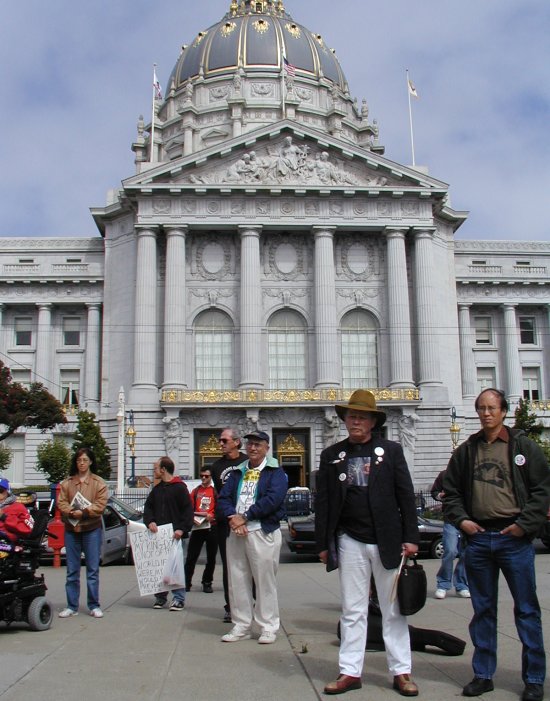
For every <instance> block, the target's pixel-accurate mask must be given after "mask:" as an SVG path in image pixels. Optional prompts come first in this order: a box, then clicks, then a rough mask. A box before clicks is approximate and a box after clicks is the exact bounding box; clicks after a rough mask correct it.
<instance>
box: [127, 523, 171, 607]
mask: <svg viewBox="0 0 550 701" xmlns="http://www.w3.org/2000/svg"><path fill="white" fill-rule="evenodd" d="M173 535H174V530H173V528H172V524H171V523H168V524H167V525H165V526H159V529H158V533H151V531H149V530H147V529H145V530H139V531H135V532H131V533H130V543H131V545H132V553H133V555H134V564H135V567H136V577H137V580H138V586H139V594H140V596H148V595H150V594H156V593H157V592H159V591H167V590H169V589H179V588H180V587H181V585H179V586H167V585H166V584H164V583H163V581H162V576H163V573H164V565H165V563H166V560H167V558H168V555H169V554H170V551H171V550H172V537H173Z"/></svg>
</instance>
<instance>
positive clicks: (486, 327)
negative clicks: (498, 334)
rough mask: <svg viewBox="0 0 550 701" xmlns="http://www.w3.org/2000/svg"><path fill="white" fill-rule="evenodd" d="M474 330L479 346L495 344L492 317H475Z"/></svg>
mask: <svg viewBox="0 0 550 701" xmlns="http://www.w3.org/2000/svg"><path fill="white" fill-rule="evenodd" d="M474 329H475V335H476V344H477V345H491V344H492V343H493V328H492V323H491V317H490V316H476V317H474Z"/></svg>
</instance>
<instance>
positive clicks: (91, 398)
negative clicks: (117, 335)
mask: <svg viewBox="0 0 550 701" xmlns="http://www.w3.org/2000/svg"><path fill="white" fill-rule="evenodd" d="M86 306H87V307H88V327H87V331H86V351H85V353H86V354H85V361H84V362H85V368H86V376H85V380H84V392H83V393H82V396H83V397H86V399H87V401H88V402H89V403H91V404H92V405H93V406H91V407H89V408H90V411H93V412H94V413H97V409H98V407H97V404H98V402H99V363H100V358H101V304H99V303H97V304H87V305H86Z"/></svg>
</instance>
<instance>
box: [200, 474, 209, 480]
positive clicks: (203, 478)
mask: <svg viewBox="0 0 550 701" xmlns="http://www.w3.org/2000/svg"><path fill="white" fill-rule="evenodd" d="M200 477H201V480H207V479H208V478H209V477H210V475H201V476H200Z"/></svg>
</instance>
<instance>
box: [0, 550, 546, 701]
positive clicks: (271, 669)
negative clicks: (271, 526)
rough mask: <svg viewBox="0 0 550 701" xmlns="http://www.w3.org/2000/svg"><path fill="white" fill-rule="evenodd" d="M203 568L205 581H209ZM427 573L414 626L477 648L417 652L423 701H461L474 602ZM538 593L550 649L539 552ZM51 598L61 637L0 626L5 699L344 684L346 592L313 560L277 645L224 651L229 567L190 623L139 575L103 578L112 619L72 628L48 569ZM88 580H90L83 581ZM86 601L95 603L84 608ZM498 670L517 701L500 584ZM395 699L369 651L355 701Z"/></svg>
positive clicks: (294, 581)
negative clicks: (158, 600)
mask: <svg viewBox="0 0 550 701" xmlns="http://www.w3.org/2000/svg"><path fill="white" fill-rule="evenodd" d="M200 562H201V561H199V565H198V568H199V569H198V570H197V575H198V576H197V577H196V579H197V582H199V581H200V571H201V569H200ZM422 564H423V565H424V567H425V569H426V571H427V574H428V597H429V598H428V602H427V604H426V606H425V608H424V609H423V610H422V611H421V612H420V613H419V614H417V615H416V616H412V617H411V618H410V619H409V622H410V623H411V624H412V625H415V626H418V627H422V628H434V629H440V630H444V631H447V632H448V633H452V634H453V635H456V636H459V637H461V638H463V639H464V640H466V641H467V646H466V650H465V653H464V655H462V656H460V657H448V656H446V655H444V654H442V653H437V652H436V651H434V652H415V653H413V675H414V678H415V680H416V681H417V683H418V685H419V687H420V698H422V699H424V701H442V699H447V700H448V699H452V698H455V697H461V690H462V686H463V684H465V683H466V682H468V681H470V679H471V677H472V671H471V666H470V658H471V652H472V647H471V644H470V641H469V636H468V622H469V619H470V616H471V603H470V601H469V600H466V599H460V598H458V597H456V596H454V595H453V594H451V595H449V596H447V598H446V599H444V600H442V601H437V600H435V599H434V598H433V593H434V590H435V573H436V571H437V567H438V562H437V561H436V560H427V559H423V560H422ZM536 567H537V577H538V589H539V596H540V599H541V605H542V607H543V622H544V628H545V634H546V640H547V644H548V641H550V554H548V553H547V552H546V551H545V550H544V548H543V547H542V546H541V545H540V542H539V541H537V558H536ZM44 571H45V572H46V579H47V584H48V587H49V591H48V597H49V599H50V601H51V602H52V604H53V606H54V608H55V610H56V617H55V619H54V622H53V625H52V628H51V630H49V631H45V632H40V633H36V632H32V631H30V630H29V629H28V628H27V627H26V626H24V625H23V624H18V625H17V626H15V625H14V626H12V627H10V628H6V627H5V625H4V624H0V652H1V660H2V674H1V675H0V698H1V699H2V701H10V700H11V699H14V700H15V699H17V701H20V700H21V699H40V698H51V699H55V698H59V699H79V700H84V701H96V699H97V700H99V699H102V700H103V699H109V701H137V700H138V699H155V700H157V699H158V700H159V701H169V700H170V701H171V700H172V699H182V698H184V699H192V700H193V701H207V700H208V701H210V700H211V699H224V700H226V701H264V700H265V701H292V700H294V699H296V700H298V699H299V700H300V701H313V700H314V699H323V698H328V697H326V696H324V695H323V687H324V685H325V683H326V682H327V681H329V680H331V679H333V678H335V677H336V675H337V674H338V666H337V657H338V640H337V637H336V625H337V621H338V616H339V585H338V577H337V575H336V573H330V574H327V573H326V572H325V571H324V568H323V566H322V565H320V564H319V563H318V562H316V561H315V559H314V558H313V557H309V558H308V557H306V558H304V557H299V556H295V555H291V554H290V553H288V552H284V553H283V555H282V561H281V567H280V570H279V596H280V606H281V621H282V628H281V631H280V634H279V637H278V639H277V642H276V643H275V644H274V645H258V644H257V641H256V640H247V641H243V642H239V643H233V644H228V643H221V642H220V637H221V636H222V635H223V634H224V633H225V632H227V631H228V630H229V629H230V625H228V624H224V623H223V621H222V608H223V593H222V591H221V568H217V570H216V576H215V580H214V589H215V591H214V594H204V593H202V591H201V590H200V586H198V587H197V590H196V591H195V590H193V591H191V592H189V594H188V597H187V603H186V608H185V610H184V611H183V612H170V611H168V610H160V611H158V610H153V608H152V597H145V598H141V597H140V596H139V592H138V588H137V581H136V577H135V573H134V568H133V567H130V566H109V567H105V568H102V570H101V602H102V607H103V610H104V611H105V617H104V618H103V619H101V620H96V619H93V618H91V617H90V616H88V615H86V609H85V607H84V608H82V607H81V610H80V615H79V616H78V617H75V618H70V619H67V620H61V619H59V618H57V611H59V610H60V609H62V608H64V606H65V596H64V579H65V570H64V568H61V569H53V568H52V567H46V568H44ZM83 574H84V573H83ZM83 600H84V601H85V593H83V597H81V602H82V601H83ZM499 620H500V625H499V636H498V646H499V664H498V670H497V674H496V676H495V679H494V681H495V692H493V693H492V694H490V695H489V696H488V698H490V699H491V700H492V701H512V700H516V699H518V698H519V696H520V694H521V691H522V689H523V684H522V681H521V676H520V644H519V642H518V638H517V634H516V630H515V626H514V623H513V614H512V602H511V599H510V596H509V594H508V590H507V588H506V584H505V583H501V598H500V614H499ZM397 698H399V696H398V694H397V692H396V691H393V690H392V688H391V679H390V677H389V675H388V672H387V668H386V659H385V653H384V652H368V653H367V658H366V662H365V670H364V674H363V688H362V689H361V690H357V691H351V692H348V694H347V695H346V699H350V701H364V700H365V699H373V700H374V699H397Z"/></svg>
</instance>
